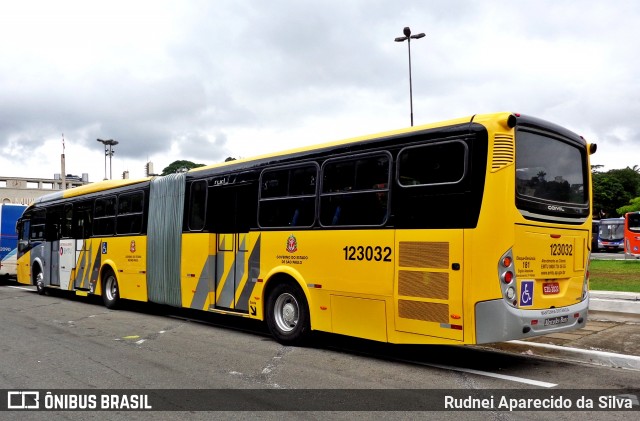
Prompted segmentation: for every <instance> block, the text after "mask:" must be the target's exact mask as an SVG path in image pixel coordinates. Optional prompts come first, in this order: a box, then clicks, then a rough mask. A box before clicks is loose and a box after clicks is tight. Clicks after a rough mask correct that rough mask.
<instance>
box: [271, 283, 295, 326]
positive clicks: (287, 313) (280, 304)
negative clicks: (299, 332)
mask: <svg viewBox="0 0 640 421" xmlns="http://www.w3.org/2000/svg"><path fill="white" fill-rule="evenodd" d="M274 315H275V322H276V325H277V326H278V329H280V330H281V331H282V332H284V333H289V332H291V331H292V330H293V329H295V328H296V326H297V325H298V319H299V317H300V306H299V305H298V301H297V300H296V298H295V297H294V296H293V295H291V294H289V293H285V294H282V295H280V296H279V297H278V299H277V300H276V302H275V305H274Z"/></svg>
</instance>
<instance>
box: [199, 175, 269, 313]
mask: <svg viewBox="0 0 640 421" xmlns="http://www.w3.org/2000/svg"><path fill="white" fill-rule="evenodd" d="M225 182H228V183H229V184H223V185H214V186H212V187H210V189H209V196H208V204H209V205H208V207H207V217H208V218H211V227H212V231H213V232H216V233H218V234H217V235H216V240H217V241H216V269H215V277H214V279H213V282H214V285H212V288H211V294H212V296H211V297H210V300H211V301H210V302H211V303H212V304H213V306H214V308H216V309H226V310H233V311H238V312H243V313H245V312H249V311H250V308H249V297H250V293H251V290H252V289H253V288H252V287H253V285H254V282H255V278H257V274H254V275H251V276H250V272H251V273H253V272H255V270H256V269H255V268H256V267H259V262H256V259H258V260H259V252H260V245H259V234H258V233H249V227H250V226H251V224H252V223H255V222H253V221H255V218H256V214H255V209H256V206H257V203H256V202H257V184H256V183H254V182H239V181H238V180H225ZM250 261H253V262H254V263H253V264H252V263H250ZM251 268H253V269H251Z"/></svg>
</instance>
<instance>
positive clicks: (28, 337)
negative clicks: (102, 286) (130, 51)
mask: <svg viewBox="0 0 640 421" xmlns="http://www.w3.org/2000/svg"><path fill="white" fill-rule="evenodd" d="M56 295H60V294H56ZM0 320H1V326H2V327H1V330H0V338H1V339H0V353H1V355H2V358H0V389H3V390H24V389H28V390H32V389H38V390H59V389H74V390H83V391H95V390H104V389H113V390H123V389H126V390H131V389H136V390H153V389H190V390H193V392H192V394H193V395H194V396H199V395H198V392H197V391H196V390H195V389H197V390H205V391H206V390H212V391H215V390H217V391H220V390H225V391H227V392H226V393H229V392H228V391H229V390H230V389H264V390H270V391H278V390H280V389H286V390H289V389H296V390H298V389H301V390H311V391H312V392H313V390H316V391H317V393H320V392H321V391H327V390H328V391H331V390H335V389H338V390H345V391H346V392H344V393H345V395H344V398H343V400H344V401H345V403H346V404H351V403H353V402H350V400H351V399H353V400H355V399H361V398H362V396H359V395H358V394H357V393H356V394H353V393H354V392H353V389H365V390H369V389H380V390H383V391H384V390H391V391H392V390H397V389H441V390H446V391H452V393H453V391H458V392H463V393H468V392H469V391H473V392H478V391H482V390H490V391H497V392H496V393H497V395H499V394H500V393H502V392H500V391H505V392H504V393H507V392H509V393H510V392H513V391H520V392H522V393H524V394H525V396H528V395H529V394H531V396H534V395H535V394H536V393H547V394H548V393H551V394H553V393H562V391H564V390H567V389H576V388H579V389H596V390H598V391H601V390H604V389H612V390H613V392H612V393H613V394H619V393H621V392H622V391H628V390H636V389H638V388H639V387H640V382H639V381H638V379H639V378H640V376H639V374H638V372H637V371H633V370H623V369H618V368H612V367H604V366H599V365H592V364H588V363H584V362H582V363H577V362H566V361H563V360H562V359H555V358H553V355H551V356H549V357H544V356H536V355H532V354H530V353H527V352H524V353H520V352H519V351H513V350H510V351H501V350H496V349H487V348H485V347H451V346H404V345H403V346H398V345H387V344H379V343H375V342H370V341H364V340H355V339H350V338H345V337H341V336H337V335H326V334H322V335H316V336H315V338H314V340H313V341H312V343H311V344H310V345H309V346H306V347H287V346H282V345H280V344H278V343H277V342H275V341H274V340H272V338H271V337H270V336H269V335H268V334H267V332H266V330H265V328H264V326H263V325H262V324H261V323H255V322H253V321H250V320H244V319H238V318H234V317H230V316H218V315H212V314H207V313H203V312H197V313H194V312H189V311H183V310H180V309H173V308H168V307H163V306H155V305H136V307H135V308H128V309H123V310H116V311H113V310H108V309H106V308H105V307H103V306H102V304H101V303H100V301H99V300H95V299H92V298H86V297H75V296H73V295H65V294H63V295H62V296H39V295H37V294H36V293H35V292H34V291H33V289H32V288H29V287H27V288H26V289H25V288H23V287H21V286H18V285H17V284H14V283H0ZM349 391H351V392H349ZM301 393H302V392H301ZM340 393H342V392H340ZM350 393H352V394H350ZM407 393H412V392H407ZM413 393H415V392H413ZM229 396H231V395H229ZM252 396H253V398H256V399H255V400H256V402H254V404H255V406H256V408H257V409H258V411H259V412H252V411H249V410H247V408H246V407H245V406H244V405H245V403H243V402H240V401H238V402H239V403H238V410H237V411H236V410H229V408H226V407H224V406H223V409H227V411H225V412H196V411H194V410H189V409H190V407H189V406H188V405H187V404H185V406H184V407H181V408H183V409H185V411H183V412H156V411H152V412H90V411H81V412H56V418H59V417H63V418H66V419H127V420H131V419H154V420H158V419H175V418H178V417H189V419H227V418H233V419H255V418H261V419H278V420H280V419H282V418H283V417H284V418H287V419H289V418H293V419H320V418H322V419H326V418H327V417H328V418H330V419H360V418H362V417H365V418H368V419H381V420H382V419H384V420H388V419H390V418H391V419H414V418H415V419H417V418H423V417H424V415H425V414H423V413H418V412H408V413H404V414H403V413H399V412H380V411H375V412H368V413H367V412H343V411H337V410H335V407H333V406H330V407H328V408H326V409H329V410H332V412H306V411H302V410H300V411H293V412H291V411H290V409H291V408H290V407H288V406H287V405H291V402H290V401H286V402H285V401H284V400H283V401H281V402H274V400H277V399H284V398H285V397H286V398H287V399H291V398H292V397H291V396H288V395H284V396H275V397H274V398H272V399H267V398H266V397H265V398H262V399H260V397H256V395H252ZM311 396H315V395H313V394H312V395H311ZM410 396H411V395H409V397H410ZM293 398H295V396H294V397H293ZM298 398H299V400H300V402H299V405H300V406H299V408H300V409H305V408H307V409H310V408H311V409H317V408H318V407H317V406H313V405H317V404H320V406H319V407H320V408H322V405H321V404H322V403H321V402H320V403H319V402H316V401H314V400H313V399H312V398H310V395H305V394H302V395H299V396H298ZM0 399H5V397H3V396H0ZM173 400H174V401H175V400H179V397H175V396H174V397H173ZM365 402H366V399H365ZM174 403H175V402H174ZM177 404H178V405H179V402H178V403H177ZM312 404H313V405H312ZM274 405H275V407H274ZM274 408H275V409H277V408H285V410H286V411H285V412H273V411H274ZM634 408H635V410H636V411H637V410H638V409H640V407H638V406H636V407H634ZM265 411H266V412H265ZM434 414H435V416H436V417H437V418H439V419H451V420H457V419H459V418H460V416H461V414H462V413H461V412H457V411H453V412H451V411H449V412H445V411H440V412H436V413H434ZM432 415H433V414H432ZM559 415H560V416H559ZM51 416H52V413H50V412H43V411H41V412H24V411H10V412H4V413H0V417H1V418H3V419H20V420H23V419H50V418H51ZM584 416H585V413H584V412H562V413H560V414H559V413H557V412H553V411H547V412H508V411H502V410H500V411H498V410H496V411H493V410H492V411H488V412H464V418H465V419H483V420H486V418H487V417H489V418H491V419H500V420H505V419H507V420H509V419H514V420H515V419H517V420H521V419H529V418H530V419H547V418H548V419H557V418H561V419H583V418H584ZM597 418H598V419H619V414H615V413H610V412H598V413H597Z"/></svg>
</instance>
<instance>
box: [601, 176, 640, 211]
mask: <svg viewBox="0 0 640 421" xmlns="http://www.w3.org/2000/svg"><path fill="white" fill-rule="evenodd" d="M594 167H595V166H594ZM598 169H599V168H592V171H593V174H592V179H593V208H594V213H596V214H599V213H601V212H603V213H604V214H605V215H606V216H607V217H615V216H619V215H621V213H620V210H621V209H622V208H623V207H625V206H626V205H628V204H629V203H630V201H631V200H632V199H633V198H635V197H638V196H640V173H638V167H637V166H634V167H633V168H629V167H627V168H624V169H615V170H609V171H607V172H604V173H603V172H598Z"/></svg>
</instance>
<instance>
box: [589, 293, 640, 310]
mask: <svg viewBox="0 0 640 421" xmlns="http://www.w3.org/2000/svg"><path fill="white" fill-rule="evenodd" d="M589 311H606V312H611V313H632V314H640V293H639V292H618V291H589Z"/></svg>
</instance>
